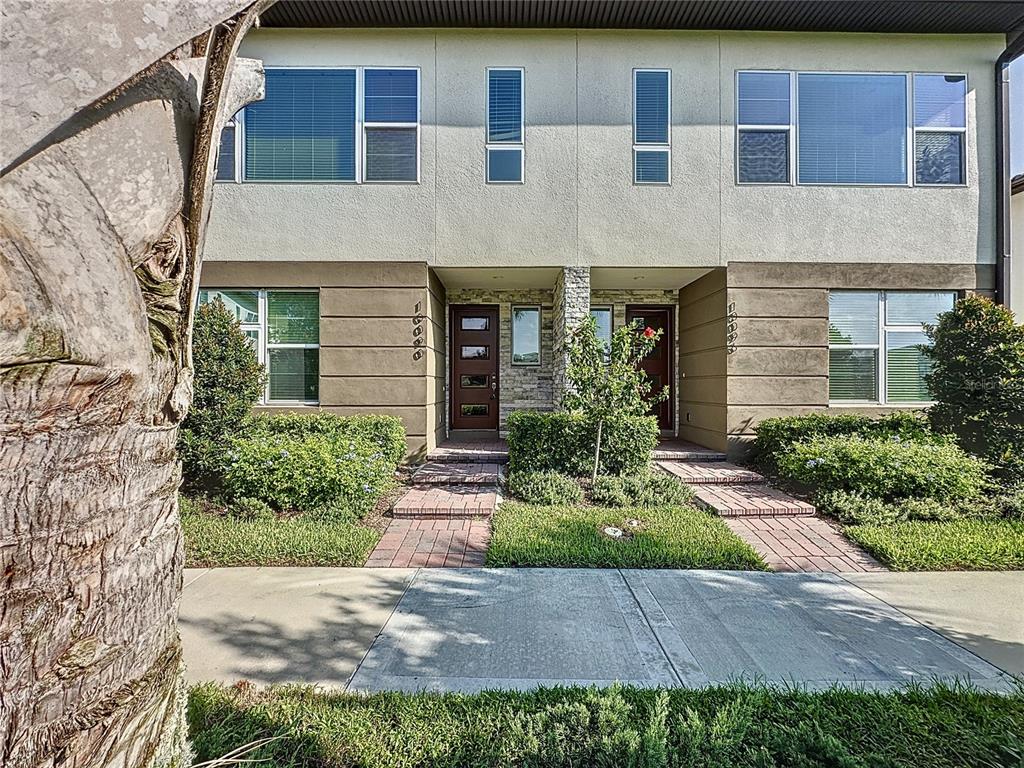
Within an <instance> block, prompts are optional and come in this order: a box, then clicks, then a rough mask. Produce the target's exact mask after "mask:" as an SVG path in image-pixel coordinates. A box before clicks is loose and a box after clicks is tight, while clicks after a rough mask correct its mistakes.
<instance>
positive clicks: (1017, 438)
mask: <svg viewBox="0 0 1024 768" xmlns="http://www.w3.org/2000/svg"><path fill="white" fill-rule="evenodd" d="M926 330H927V333H928V338H929V339H930V340H931V342H932V345H931V346H930V347H924V351H925V353H926V354H927V355H928V356H929V357H930V358H931V359H932V361H933V367H932V370H931V372H930V373H929V374H928V375H927V377H926V381H927V384H928V387H929V389H930V390H931V393H932V397H934V399H935V401H936V402H935V405H933V406H932V407H931V408H930V409H929V411H928V417H929V420H930V421H931V423H932V426H933V427H934V428H935V429H937V430H939V431H942V432H952V433H953V434H955V435H956V436H957V438H958V439H959V441H960V444H961V445H962V446H963V447H964V449H966V450H968V451H970V452H972V453H974V454H976V455H978V456H982V457H984V458H986V459H988V460H989V461H990V462H991V463H992V464H994V465H995V466H996V467H997V468H998V471H999V473H1000V474H1001V475H1003V476H1004V477H1005V478H1006V479H1007V480H1010V481H1016V482H1020V481H1021V480H1024V325H1020V324H1018V323H1016V322H1015V321H1014V317H1013V313H1012V312H1011V311H1010V310H1009V309H1007V308H1006V307H1002V306H999V305H998V304H996V303H994V302H992V301H990V300H989V299H986V298H982V297H981V296H973V295H972V296H967V297H966V298H963V299H960V300H959V301H957V302H956V304H955V305H954V307H953V309H952V310H951V311H949V312H945V313H943V314H942V315H940V316H939V322H938V324H937V325H935V326H928V327H927V329H926Z"/></svg>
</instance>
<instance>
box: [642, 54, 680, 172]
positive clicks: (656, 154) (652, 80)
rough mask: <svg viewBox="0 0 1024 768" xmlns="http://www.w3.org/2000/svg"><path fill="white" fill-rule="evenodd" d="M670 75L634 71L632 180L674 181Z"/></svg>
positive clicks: (657, 70)
mask: <svg viewBox="0 0 1024 768" xmlns="http://www.w3.org/2000/svg"><path fill="white" fill-rule="evenodd" d="M670 91H671V76H670V73H669V70H667V69H636V70H633V181H634V183H636V184H668V183H670V181H671V171H670V166H671V151H672V150H671V137H670V133H671V131H670V122H671V113H672V107H671V97H670Z"/></svg>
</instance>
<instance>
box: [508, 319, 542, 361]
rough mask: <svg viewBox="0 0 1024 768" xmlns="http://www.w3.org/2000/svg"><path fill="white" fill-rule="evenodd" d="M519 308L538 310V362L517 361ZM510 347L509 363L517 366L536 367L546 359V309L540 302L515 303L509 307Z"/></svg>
mask: <svg viewBox="0 0 1024 768" xmlns="http://www.w3.org/2000/svg"><path fill="white" fill-rule="evenodd" d="M517 309H535V310H537V362H536V363H524V362H516V310H517ZM508 335H509V339H508V347H509V363H511V364H512V365H514V366H516V367H517V368H518V367H520V366H522V367H524V368H536V367H537V366H539V365H540V364H541V362H542V361H543V359H544V344H543V340H544V310H543V308H542V307H541V306H540V304H513V305H512V306H511V307H510V308H509V318H508Z"/></svg>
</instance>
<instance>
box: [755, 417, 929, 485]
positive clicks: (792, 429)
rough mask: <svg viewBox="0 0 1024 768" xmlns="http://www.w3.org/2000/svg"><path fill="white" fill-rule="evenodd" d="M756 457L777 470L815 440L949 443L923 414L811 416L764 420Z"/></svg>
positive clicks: (760, 428) (760, 429)
mask: <svg viewBox="0 0 1024 768" xmlns="http://www.w3.org/2000/svg"><path fill="white" fill-rule="evenodd" d="M754 432H755V433H756V435H757V437H756V439H755V440H754V446H753V448H754V457H755V459H756V460H757V462H758V463H759V464H760V465H761V466H763V467H765V468H766V469H770V470H774V469H776V467H777V466H778V458H779V457H780V456H782V455H783V454H784V453H786V451H788V450H789V449H790V448H791V447H792V446H793V445H794V444H796V443H799V442H802V441H805V440H810V439H811V438H815V437H838V436H843V435H846V436H851V435H856V436H860V437H883V438H884V437H890V438H891V437H898V438H899V439H900V440H903V441H910V442H925V443H941V442H944V441H946V440H947V438H945V437H943V436H942V435H939V434H936V433H934V432H932V431H931V429H930V427H929V425H928V420H927V419H926V418H925V416H924V414H922V413H920V412H917V411H894V412H893V413H890V414H888V415H886V416H882V417H881V418H871V417H870V416H863V415H860V414H855V413H835V414H834V413H810V414H807V415H806V416H780V417H775V418H771V419H765V420H764V421H762V422H761V423H759V424H758V425H757V426H756V427H754Z"/></svg>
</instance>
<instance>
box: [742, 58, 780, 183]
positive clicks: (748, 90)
mask: <svg viewBox="0 0 1024 768" xmlns="http://www.w3.org/2000/svg"><path fill="white" fill-rule="evenodd" d="M790 88H791V78H790V74H789V72H740V73H739V75H738V77H737V79H736V93H737V105H736V123H737V152H736V158H737V166H736V179H737V181H739V182H740V183H741V184H788V183H789V181H790V175H789V168H790V155H789V148H790V143H791V134H792V128H791V124H792V115H791V109H790Z"/></svg>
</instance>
